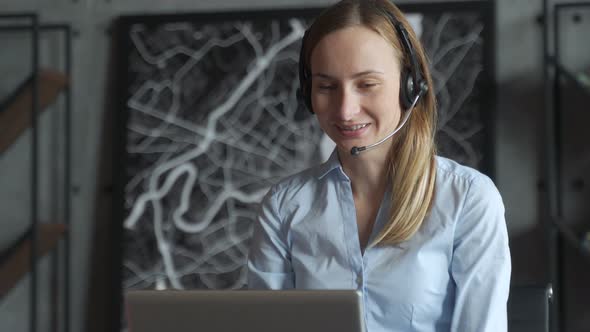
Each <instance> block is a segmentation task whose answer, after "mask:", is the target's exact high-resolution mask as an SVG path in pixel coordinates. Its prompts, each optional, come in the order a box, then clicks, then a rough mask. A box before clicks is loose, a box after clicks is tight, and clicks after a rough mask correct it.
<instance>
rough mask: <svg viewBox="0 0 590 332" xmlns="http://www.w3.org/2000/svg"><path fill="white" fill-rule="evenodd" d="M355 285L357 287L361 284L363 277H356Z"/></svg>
mask: <svg viewBox="0 0 590 332" xmlns="http://www.w3.org/2000/svg"><path fill="white" fill-rule="evenodd" d="M356 284H357V285H359V286H361V285H362V284H363V276H361V275H359V276H357V277H356Z"/></svg>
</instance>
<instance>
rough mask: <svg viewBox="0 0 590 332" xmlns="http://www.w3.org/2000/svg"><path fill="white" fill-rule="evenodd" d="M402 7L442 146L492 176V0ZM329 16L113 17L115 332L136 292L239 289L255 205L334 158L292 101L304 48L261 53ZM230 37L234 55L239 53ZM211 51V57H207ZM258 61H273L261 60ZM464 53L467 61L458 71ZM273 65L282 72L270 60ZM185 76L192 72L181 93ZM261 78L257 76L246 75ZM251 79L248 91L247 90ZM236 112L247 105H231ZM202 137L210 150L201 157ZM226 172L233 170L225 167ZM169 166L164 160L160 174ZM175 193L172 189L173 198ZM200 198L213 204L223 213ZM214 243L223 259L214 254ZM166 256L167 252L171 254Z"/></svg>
mask: <svg viewBox="0 0 590 332" xmlns="http://www.w3.org/2000/svg"><path fill="white" fill-rule="evenodd" d="M399 7H400V9H402V11H403V12H405V13H407V14H419V15H422V18H421V22H422V25H423V28H424V30H423V34H422V37H423V38H424V40H423V43H424V45H425V48H426V51H427V54H428V55H429V57H431V61H432V65H433V69H432V71H433V77H434V79H435V89H439V90H438V91H437V96H438V97H439V112H440V117H441V119H442V120H440V121H443V122H444V123H443V124H444V126H441V128H440V129H439V134H438V139H439V142H441V144H442V145H441V146H439V152H440V153H441V154H442V155H443V156H448V157H451V158H452V159H456V160H458V161H459V162H461V163H464V164H467V165H470V166H473V167H475V168H477V169H479V170H480V171H482V172H483V173H485V174H488V175H489V176H490V177H492V178H493V173H494V172H493V171H494V169H493V164H494V156H493V150H494V146H493V142H494V138H493V132H494V124H495V121H494V113H495V112H494V107H495V106H494V101H495V80H494V72H495V63H494V53H493V52H494V49H495V47H494V43H495V41H494V37H493V36H494V35H493V31H494V4H493V1H455V2H445V3H441V2H433V3H416V4H401V5H399ZM320 11H321V8H311V9H281V10H261V11H232V12H215V13H195V14H178V15H176V14H165V15H134V16H124V17H121V18H119V20H118V21H117V22H116V40H117V45H116V50H117V51H116V58H117V73H118V74H117V75H118V79H117V80H116V81H117V82H118V84H117V91H118V96H117V106H116V109H115V117H114V120H115V121H114V128H115V132H114V148H113V153H114V154H113V170H114V172H113V177H114V178H113V181H114V195H113V196H114V201H113V204H114V205H113V206H114V207H113V209H114V211H113V225H112V237H111V238H112V240H113V243H114V244H115V245H116V246H117V249H118V250H114V252H115V254H114V257H112V264H113V265H112V270H113V273H112V276H113V285H116V286H115V287H114V289H113V294H114V296H113V303H112V306H111V308H112V311H111V315H112V322H113V324H112V325H111V326H113V327H114V329H113V330H119V329H120V325H119V324H120V322H121V318H122V316H121V314H122V296H123V292H124V291H125V290H126V289H137V288H187V289H188V288H229V289H233V288H240V287H243V285H241V284H239V282H236V279H239V278H242V279H243V272H239V271H238V272H236V271H237V270H231V268H236V269H237V265H238V263H236V262H238V261H239V262H242V263H243V262H244V259H245V252H244V248H245V247H247V245H246V244H247V241H248V239H247V238H248V234H249V229H250V226H251V221H252V219H253V216H254V214H255V210H256V204H257V202H259V201H260V199H261V198H262V196H263V195H264V193H265V191H266V190H267V189H268V187H269V186H270V185H271V184H272V183H274V182H276V181H278V180H279V179H280V178H281V177H284V176H286V175H288V174H291V173H294V172H297V171H299V170H301V169H304V168H306V167H309V166H312V165H313V164H317V163H319V162H321V161H322V160H321V159H323V158H325V157H326V153H325V151H322V144H323V143H322V142H323V141H322V135H321V131H319V127H318V126H317V125H314V124H313V120H314V119H313V115H311V114H309V113H308V112H307V111H305V110H304V109H303V107H302V106H301V105H298V104H297V101H296V99H294V98H295V89H296V87H297V85H298V84H297V76H296V75H297V66H296V64H297V57H298V50H299V41H295V40H291V39H290V40H288V45H286V46H285V45H283V46H284V47H283V48H282V49H281V50H280V51H278V52H277V53H275V54H274V55H273V57H267V58H264V55H268V54H269V50H270V49H272V47H273V45H277V44H280V43H281V41H285V43H287V41H286V40H287V39H285V38H288V36H289V33H292V32H293V31H294V29H296V28H294V27H299V26H305V24H307V23H308V22H309V21H310V20H311V19H312V18H313V17H315V16H317V14H318V13H319V12H320ZM293 20H295V21H293ZM297 22H299V23H297ZM216 29H217V30H216ZM265 29H266V30H265ZM445 29H448V30H445ZM474 29H475V30H474ZM236 31H237V32H238V33H236ZM300 32H301V31H300ZM445 33H447V34H448V35H445ZM240 34H241V36H240ZM301 35H302V32H301V33H300V36H301ZM232 38H233V39H232ZM437 38H438V39H437ZM211 40H215V42H214V44H215V45H216V46H218V47H219V48H220V49H222V48H223V50H220V51H219V52H216V51H215V52H212V51H211V50H212V49H213V48H214V47H213V46H211V47H209V46H207V43H208V42H211ZM183 43H185V44H183ZM232 43H235V48H234V49H229V48H228V47H229V46H228V45H233V44H232ZM241 43H244V44H241ZM437 43H438V44H437ZM444 43H447V44H444ZM220 45H221V46H220ZM453 45H455V47H454V48H453V47H452V46H453ZM462 45H469V48H468V49H465V48H463V47H462ZM206 47H209V48H208V50H209V52H211V53H209V54H208V56H210V57H211V59H207V56H204V55H203V54H202V53H198V52H199V50H202V49H204V48H206ZM445 47H446V48H445ZM167 52H168V53H167ZM197 53H198V54H199V55H198V56H196V55H195V54H197ZM214 53H215V54H214ZM256 54H258V55H260V54H262V55H263V57H262V58H256V57H255V56H256ZM459 57H462V61H460V62H459V63H456V61H457V58H459ZM271 58H272V61H271V62H272V64H269V63H268V62H265V61H268V60H269V59H271ZM260 59H262V60H260ZM238 60H247V63H239V61H238ZM463 61H464V62H463ZM189 63H190V64H191V66H192V67H190V66H188V65H187V64H189ZM262 65H265V66H267V67H265V69H264V70H262V72H261V70H260V68H259V67H257V66H262ZM216 66H217V67H216ZM273 66H274V67H273ZM437 66H438V67H437ZM189 67H190V69H189ZM457 68H466V70H465V71H463V72H459V71H457ZM470 68H471V69H470ZM451 69H452V70H451ZM183 70H184V71H183ZM445 70H447V71H445ZM180 71H183V72H182V73H183V75H186V78H183V81H182V83H180V84H176V85H175V83H173V82H174V78H175V77H176V78H178V73H179V72H180ZM252 73H257V75H258V76H257V77H256V78H249V76H248V75H249V74H252ZM175 75H176V76H175ZM146 82H147V83H149V84H147V83H146ZM244 82H246V83H247V84H249V85H248V86H247V87H244V84H246V83H244ZM208 84H209V85H208ZM148 85H149V86H148ZM437 85H438V86H437ZM439 86H442V87H443V88H439ZM210 87H214V88H210ZM240 87H242V88H241V90H240ZM142 89H143V90H142ZM257 89H258V90H257ZM238 90H239V91H240V93H241V97H243V98H245V99H235V98H234V96H235V94H232V93H235V92H236V91H238ZM189 92H190V93H189ZM459 92H460V94H458V93H459ZM228 100H231V101H232V102H233V104H232V105H229V104H228ZM232 107H235V108H236V109H239V111H238V112H234V111H231V110H232ZM220 109H221V110H222V111H220ZM162 110H164V111H162ZM215 112H217V113H215ZM224 112H225V113H224ZM240 112H241V113H240ZM211 114H214V115H213V117H214V121H217V122H216V123H215V124H213V125H211V119H210V116H211ZM219 114H222V115H223V116H221V115H219ZM220 119H223V121H221V120H220ZM208 123H209V127H207V124H208ZM261 125H268V128H261V127H260V126H261ZM203 128H209V129H210V130H213V131H215V133H216V134H215V135H216V136H215V135H214V136H215V137H213V138H211V136H208V134H207V132H206V131H203ZM246 129H248V130H251V132H248V131H247V130H246ZM261 133H265V135H262V134H261ZM457 137H463V139H462V140H461V139H457ZM203 141H207V144H208V148H207V149H208V150H207V149H204V148H203V149H204V150H203V149H202V151H200V150H199V144H200V143H199V142H203ZM222 143H223V144H222ZM224 144H226V145H225V146H224ZM277 144H279V145H280V144H282V145H280V146H281V149H274V148H273V147H274V146H276V145H277ZM204 151H207V153H204ZM191 153H193V154H192V155H191ZM183 155H186V157H184V158H183V157H182V156H183ZM252 156H254V157H252ZM255 156H258V157H255ZM273 158H276V159H274V160H273ZM175 162H176V163H175ZM166 163H168V164H166ZM222 164H225V165H226V166H227V169H229V170H227V169H226V170H225V171H224V169H223V167H219V166H220V165H222ZM162 165H164V166H165V165H168V166H165V167H163V168H158V167H160V166H162ZM171 165H175V166H171ZM211 165H216V166H211ZM287 166H288V167H287ZM244 170H246V171H245V172H244ZM154 172H155V173H157V174H158V175H157V176H155V177H154V176H153V174H155V173H154ZM200 176H201V178H200ZM150 177H151V179H152V180H149V179H150ZM227 177H231V178H232V179H234V180H235V183H234V184H231V183H230V184H229V187H231V186H232V185H235V186H236V188H238V189H239V190H238V191H239V195H238V194H236V195H235V196H232V194H231V192H230V191H228V190H227V188H225V189H224V187H223V186H224V185H226V184H227V183H226V180H224V179H227ZM189 180H190V181H189ZM234 180H232V181H234ZM150 186H151V187H150ZM146 188H152V189H150V190H151V191H150V190H148V191H149V192H150V193H151V194H150V193H147V192H148V191H146ZM154 188H156V189H154ZM164 189H166V190H164ZM172 192H173V193H175V194H174V195H171V196H170V197H167V193H172ZM146 193H147V194H146ZM142 195H143V196H142ZM221 195H225V197H227V201H225V202H223V203H219V201H218V200H217V199H216V197H220V196H221ZM238 196H239V197H238ZM187 197H190V200H187V199H186V198H187ZM154 200H158V202H157V204H154V203H153V202H154ZM231 200H234V201H233V202H230V201H231ZM195 202H206V203H204V204H205V206H206V205H207V204H211V205H215V204H216V205H215V209H217V210H216V211H215V212H214V216H211V215H208V214H207V211H211V210H210V209H209V210H208V208H207V207H203V206H204V205H202V204H196V203H195ZM228 202H230V203H228ZM244 202H247V203H244ZM219 204H221V205H223V207H219ZM140 205H141V207H140V208H138V206H140ZM232 211H233V212H235V211H238V212H237V215H238V217H235V216H231V212H232ZM142 216H143V217H142ZM142 218H147V219H150V220H151V221H152V223H145V222H143V221H142ZM189 219H190V220H189ZM202 220H208V221H207V222H208V223H209V224H208V225H209V226H211V225H217V226H212V227H214V228H216V230H215V231H208V233H207V234H206V235H203V234H204V230H205V229H206V227H201V226H198V225H199V224H200V222H201V221H202ZM156 223H157V224H158V226H157V227H156V226H154V225H156ZM222 224H223V225H225V226H223V225H222ZM178 229H183V230H181V231H179V230H178ZM187 230H188V231H189V232H187ZM146 234H147V235H146ZM226 237H229V238H232V239H233V240H232V241H237V242H236V243H239V245H237V244H235V243H234V244H235V245H234V246H233V247H232V246H231V245H228V246H227V247H226V248H225V249H224V248H222V247H217V246H220V244H223V243H229V242H227V241H226ZM236 237H239V238H240V239H238V240H236ZM162 239H164V240H162ZM213 247H214V248H215V249H214V250H216V251H217V253H216V254H212V253H208V252H207V250H211V248H213ZM171 248H173V249H171ZM166 250H171V251H169V252H168V253H167V254H163V252H165V251H166ZM223 250H226V252H223ZM173 251H174V252H173ZM205 256H206V257H207V258H203V257H205ZM130 257H135V258H134V259H135V261H132V260H130ZM207 259H210V260H211V261H210V262H208V261H207ZM232 260H235V261H232ZM180 266H190V267H187V268H184V269H182V268H180ZM171 267H172V268H171ZM191 269H193V270H191ZM192 271H201V272H203V274H199V273H196V272H195V273H193V272H192ZM208 274H210V276H207V275H208ZM171 275H174V277H171V278H170V276H171ZM178 285H182V286H183V287H177V286H178Z"/></svg>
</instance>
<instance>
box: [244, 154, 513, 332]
mask: <svg viewBox="0 0 590 332" xmlns="http://www.w3.org/2000/svg"><path fill="white" fill-rule="evenodd" d="M436 163H437V176H436V187H435V197H434V203H433V206H432V210H431V213H430V214H429V216H428V217H427V218H426V219H425V220H424V223H423V224H422V226H421V228H420V229H419V230H418V232H417V233H416V234H415V235H414V236H413V237H412V238H411V239H410V240H408V241H406V242H403V243H402V244H400V245H398V246H375V247H367V249H366V250H365V251H364V253H363V252H362V251H361V247H360V244H359V240H358V227H357V223H356V212H355V205H354V201H353V196H352V188H351V183H350V180H349V178H348V177H347V176H346V174H345V173H344V172H343V170H342V167H341V165H340V162H339V160H338V156H337V153H336V151H334V153H332V156H331V157H330V158H329V159H328V161H326V162H325V163H324V164H322V165H319V166H318V167H315V168H311V169H308V170H306V171H303V172H301V173H298V174H296V175H293V176H290V177H288V178H286V179H284V180H282V181H281V182H279V183H278V184H276V185H274V186H273V187H272V188H271V189H270V190H269V192H268V194H267V195H266V197H265V198H264V200H263V202H262V205H261V209H260V212H259V215H258V219H257V221H256V223H255V226H254V235H253V238H252V242H251V247H250V253H249V257H248V287H249V288H253V289H289V288H298V289H357V290H360V291H361V293H362V294H363V297H362V298H363V310H364V315H365V317H364V318H365V324H366V328H367V331H368V332H386V331H387V332H393V331H396V332H397V331H399V332H409V331H420V332H431V331H432V332H434V331H436V332H441V331H457V332H470V331H473V332H487V331H489V332H502V331H506V330H507V317H506V302H507V300H508V292H509V286H510V272H511V263H510V252H509V248H508V234H507V231H506V224H505V220H504V205H503V203H502V199H501V197H500V194H499V193H498V190H497V189H496V187H495V186H494V184H493V183H492V181H491V180H490V179H489V178H488V177H487V176H485V175H483V174H481V173H479V172H478V171H476V170H474V169H472V168H469V167H465V166H461V165H459V164H457V163H456V162H454V161H451V160H449V159H446V158H442V157H436ZM390 197H391V193H390V192H388V193H386V194H385V197H384V199H383V201H382V203H381V206H380V208H379V212H378V214H377V218H376V220H375V224H374V226H373V232H372V234H371V237H370V239H369V243H370V242H371V241H372V239H374V238H375V236H377V235H378V233H379V232H380V230H381V229H382V228H383V227H384V225H385V224H386V222H387V219H388V215H389V214H388V209H389V201H390Z"/></svg>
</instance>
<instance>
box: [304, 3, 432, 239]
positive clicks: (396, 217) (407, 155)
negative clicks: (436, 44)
mask: <svg viewBox="0 0 590 332" xmlns="http://www.w3.org/2000/svg"><path fill="white" fill-rule="evenodd" d="M384 11H387V12H389V14H390V15H391V16H393V18H395V19H396V20H397V21H398V22H399V23H401V24H402V25H403V26H404V27H405V29H406V30H407V32H408V37H409V39H410V43H411V44H412V46H413V48H414V53H415V56H416V58H417V61H418V63H419V66H420V69H421V71H422V75H423V76H424V79H425V80H426V82H427V84H428V86H429V89H428V91H427V92H426V94H424V95H423V96H422V98H421V99H420V100H419V102H418V103H417V104H416V107H415V109H414V110H413V113H412V115H411V116H410V118H409V120H408V122H407V123H406V124H405V126H404V127H403V128H402V129H401V130H400V131H399V132H398V133H397V135H396V136H394V139H393V144H392V145H391V149H390V151H389V156H388V165H387V167H388V169H387V170H388V171H387V179H388V180H389V183H390V184H391V193H392V195H391V204H390V207H391V209H390V216H389V222H388V223H387V224H386V225H385V227H384V228H383V230H382V231H381V233H380V234H379V236H377V238H376V239H375V240H374V242H373V245H392V244H393V245H394V244H399V243H401V242H404V241H407V240H408V239H410V238H411V237H412V236H413V235H414V234H415V233H416V232H417V231H418V229H419V228H420V225H422V222H423V221H424V219H425V218H426V216H427V215H428V213H429V211H430V207H431V205H432V201H433V200H434V184H435V179H436V164H435V163H436V162H435V154H436V146H435V142H434V136H435V133H436V101H435V95H434V91H433V90H434V89H433V85H432V78H431V75H430V70H429V68H428V59H427V57H426V54H425V52H424V49H423V47H422V44H421V43H420V41H419V40H418V38H417V37H416V34H415V33H414V30H413V29H412V27H411V26H410V24H409V23H408V21H407V20H406V19H405V17H404V15H403V14H402V12H401V11H400V10H399V9H398V8H397V7H396V6H395V5H394V4H393V3H391V2H390V1H388V0H344V1H341V2H339V3H337V4H335V5H333V6H331V7H329V8H328V9H326V10H325V11H324V12H322V13H321V14H320V16H318V17H317V18H316V20H315V21H314V22H313V24H312V26H311V27H310V28H309V30H308V31H307V34H306V38H305V39H304V42H303V45H302V53H301V54H302V56H301V57H302V58H301V59H300V61H304V62H303V64H304V65H305V64H309V63H310V59H311V53H312V51H313V49H314V47H315V46H316V45H317V44H318V42H319V41H320V40H321V39H322V38H323V37H324V36H326V35H328V34H329V33H331V32H333V31H336V30H339V29H343V28H347V27H351V26H359V25H360V26H364V27H367V28H369V29H372V30H374V31H375V32H377V33H379V34H380V35H381V36H382V37H383V38H384V39H385V40H387V41H389V42H390V43H391V45H392V46H393V47H394V49H396V50H397V53H398V58H399V59H400V60H401V65H402V66H405V67H410V60H409V59H408V56H407V54H405V53H406V52H405V51H404V49H403V47H402V45H401V43H400V40H399V36H398V35H397V33H396V30H395V28H394V26H393V25H392V22H391V19H390V18H389V17H388V16H387V15H386V14H385V13H384ZM305 69H306V70H310V68H309V67H307V68H305ZM303 83H304V85H306V86H307V87H309V86H310V85H311V82H303ZM306 86H303V87H302V88H303V89H305V88H306ZM400 86H401V84H400Z"/></svg>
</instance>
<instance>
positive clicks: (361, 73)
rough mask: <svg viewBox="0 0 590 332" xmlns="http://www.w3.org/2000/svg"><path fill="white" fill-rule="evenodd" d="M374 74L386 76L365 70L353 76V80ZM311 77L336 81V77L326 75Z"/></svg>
mask: <svg viewBox="0 0 590 332" xmlns="http://www.w3.org/2000/svg"><path fill="white" fill-rule="evenodd" d="M372 74H379V75H385V73H384V72H381V71H378V70H365V71H361V72H358V73H355V74H353V75H352V76H351V78H358V77H361V76H366V75H372ZM311 77H319V78H325V79H330V80H334V79H336V77H334V76H331V75H328V74H325V73H315V74H313V75H312V76H311Z"/></svg>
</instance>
